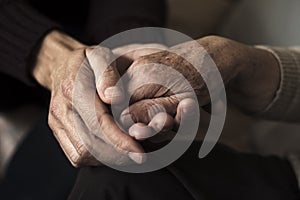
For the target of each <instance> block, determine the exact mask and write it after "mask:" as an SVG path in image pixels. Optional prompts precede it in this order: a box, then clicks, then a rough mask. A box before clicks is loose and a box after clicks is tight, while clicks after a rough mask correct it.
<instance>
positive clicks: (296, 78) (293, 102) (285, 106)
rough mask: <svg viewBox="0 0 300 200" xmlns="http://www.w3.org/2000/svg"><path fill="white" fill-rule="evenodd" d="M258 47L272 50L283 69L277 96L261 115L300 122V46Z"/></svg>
mask: <svg viewBox="0 0 300 200" xmlns="http://www.w3.org/2000/svg"><path fill="white" fill-rule="evenodd" d="M257 47H258V48H261V49H265V50H267V51H269V52H271V53H272V54H273V55H274V56H275V58H276V59H277V60H278V63H279V65H280V70H281V81H280V86H279V89H278V91H277V93H276V96H275V98H274V99H273V101H272V102H271V103H270V105H269V106H268V107H267V108H266V109H265V110H264V111H263V112H262V113H260V115H261V116H262V117H264V118H268V119H274V120H285V121H291V122H300V47H295V48H277V47H267V46H257Z"/></svg>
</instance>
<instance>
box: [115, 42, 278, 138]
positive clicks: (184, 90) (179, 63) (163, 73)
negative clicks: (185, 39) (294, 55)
mask: <svg viewBox="0 0 300 200" xmlns="http://www.w3.org/2000/svg"><path fill="white" fill-rule="evenodd" d="M197 42H198V43H199V44H200V45H201V46H202V47H203V48H204V49H205V50H206V52H207V53H208V55H210V56H211V58H212V59H213V61H214V62H215V64H216V66H217V67H218V70H219V71H220V74H221V76H222V79H223V81H224V84H225V86H226V88H227V95H228V96H229V98H230V100H231V101H232V102H233V103H234V104H235V105H237V106H238V107H239V108H240V109H241V110H242V111H245V112H250V113H257V112H261V111H263V109H264V108H266V107H267V105H268V104H269V103H270V102H271V101H272V99H273V98H274V95H275V93H276V90H277V88H278V84H279V67H278V63H277V61H276V59H275V58H274V57H273V56H272V55H271V54H270V53H269V52H267V51H264V50H261V49H257V48H254V47H252V46H246V45H243V44H240V43H238V42H235V41H232V40H229V39H226V38H222V37H218V36H209V37H205V38H202V39H199V40H198V41H197ZM174 48H176V49H177V50H178V49H179V52H180V49H181V48H182V49H185V54H187V55H188V56H189V58H190V59H194V60H197V59H199V57H200V58H203V59H204V58H205V56H204V57H201V56H199V54H194V51H195V49H193V46H192V45H190V43H185V44H181V45H178V46H176V47H174ZM206 52H203V54H207V53H206ZM159 64H164V65H166V66H169V67H170V68H172V69H175V70H177V71H179V72H180V73H181V74H182V75H183V76H184V77H185V78H186V79H187V80H188V81H189V83H190V84H191V86H192V87H193V89H194V91H195V93H196V95H197V98H198V101H199V104H200V105H199V106H205V105H207V104H208V103H210V98H209V93H208V91H207V88H206V85H205V83H204V81H203V79H202V77H201V75H200V74H199V73H197V71H196V70H195V69H194V68H193V66H192V65H191V64H190V63H189V62H187V61H186V60H185V59H183V58H182V57H181V56H180V55H176V54H174V53H172V52H170V51H168V50H166V51H161V52H157V53H154V54H151V55H146V56H142V57H140V58H139V59H137V60H135V61H134V62H133V63H132V65H131V66H130V67H129V68H128V74H129V75H128V77H129V80H128V84H127V90H128V91H131V92H133V95H132V97H131V106H130V107H129V108H127V109H125V110H124V111H123V113H122V114H121V117H120V118H121V122H122V123H123V124H125V126H130V125H132V124H130V123H129V121H130V120H128V118H129V117H130V118H132V119H133V120H134V121H135V122H138V123H143V124H149V122H150V121H151V119H152V118H153V116H155V114H157V113H160V112H161V111H162V109H160V108H159V107H158V108H157V109H153V110H154V111H153V113H151V114H148V112H149V109H150V108H151V106H152V105H153V104H160V105H162V106H163V107H164V108H165V109H166V112H167V113H168V114H169V116H171V117H172V118H173V119H174V122H175V123H177V124H178V123H179V122H180V118H181V117H182V112H181V110H182V104H179V103H180V102H183V104H184V105H185V106H184V107H186V108H190V109H189V112H187V113H192V111H193V108H194V106H195V105H194V104H195V102H194V101H193V99H192V95H191V91H190V88H188V87H186V85H185V84H184V82H183V81H182V80H179V79H178V77H177V76H175V75H174V76H173V75H172V74H171V73H170V71H169V70H167V68H160V67H159ZM212 75H213V73H212ZM212 77H213V76H212ZM153 79H156V80H161V82H162V83H166V82H167V84H168V85H169V86H171V90H170V89H168V88H166V87H163V86H162V85H159V84H145V85H143V86H141V87H139V88H138V89H137V90H135V91H133V90H134V88H136V86H137V85H142V83H147V82H149V81H150V82H151V80H153ZM172 90H173V91H172ZM174 91H176V97H175V95H174ZM215 91H216V92H218V90H217V86H216V90H215ZM186 100H188V101H187V102H186V103H184V102H185V101H186ZM217 104H218V105H219V106H222V102H217ZM191 115H192V114H191ZM158 121H159V120H158ZM168 121H171V118H169V119H168ZM169 123H170V122H169ZM131 135H134V134H131Z"/></svg>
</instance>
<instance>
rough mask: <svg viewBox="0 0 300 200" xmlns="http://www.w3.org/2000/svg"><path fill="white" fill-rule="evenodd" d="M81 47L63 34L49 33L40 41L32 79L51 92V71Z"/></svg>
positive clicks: (81, 46)
mask: <svg viewBox="0 0 300 200" xmlns="http://www.w3.org/2000/svg"><path fill="white" fill-rule="evenodd" d="M83 47H84V45H83V44H81V43H80V42H78V41H76V40H75V39H73V38H71V37H69V36H67V35H65V34H64V33H61V32H59V31H52V32H50V33H49V34H48V35H46V37H45V38H44V40H43V41H42V44H41V46H40V49H39V51H38V53H37V55H36V61H35V65H34V67H33V71H32V74H33V77H34V78H35V80H36V81H37V82H38V83H39V84H40V85H42V86H43V87H45V88H47V89H49V90H51V85H52V80H51V75H52V73H53V71H55V70H56V68H57V67H59V66H60V65H62V64H63V63H64V61H65V60H66V59H67V58H68V56H69V55H70V54H71V53H72V52H73V51H74V50H76V49H79V48H83Z"/></svg>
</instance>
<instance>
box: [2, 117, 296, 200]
mask: <svg viewBox="0 0 300 200" xmlns="http://www.w3.org/2000/svg"><path fill="white" fill-rule="evenodd" d="M199 145H200V144H199V143H194V144H193V145H192V146H191V147H190V148H189V150H188V151H187V152H186V153H185V154H184V155H183V156H182V157H181V158H180V159H179V160H177V161H176V162H175V163H173V164H172V165H171V166H169V167H168V168H165V169H161V170H159V171H156V172H151V173H145V174H129V173H124V172H119V171H116V170H113V169H110V168H108V167H87V168H82V169H81V170H80V171H79V174H78V176H77V170H76V169H74V168H73V167H72V166H71V165H70V164H69V162H68V161H67V159H66V158H65V156H64V154H63V152H62V151H61V149H60V147H59V145H58V144H57V142H56V140H55V139H54V137H53V135H52V132H51V130H50V129H49V128H48V126H47V123H46V114H45V116H44V119H41V121H40V123H39V124H38V126H37V127H36V128H35V129H34V130H33V131H32V132H31V133H30V134H29V135H28V137H27V138H26V140H25V141H24V142H23V143H22V145H21V146H20V148H19V150H18V151H17V153H16V155H15V157H14V158H13V160H12V162H11V164H10V166H9V169H8V173H7V176H6V178H5V179H4V181H3V182H2V183H1V184H0V199H1V200H6V199H8V200H14V199H18V200H19V199H20V200H26V199H30V200H35V199H36V200H40V199H43V200H45V199H46V200H48V199H49V200H50V199H51V200H59V199H67V197H69V199H71V200H73V199H82V200H135V199H137V200H140V199H143V200H163V199H176V200H177V199H183V200H190V199H191V200H192V199H193V200H196V199H208V200H210V199H212V200H213V199H222V200H224V199H225V200H226V199H228V200H229V199H230V200H234V199H239V200H240V199H246V200H247V199H251V200H252V199H255V200H256V199H270V200H277V199H282V200H289V199H291V200H294V199H300V198H299V196H300V195H299V189H298V185H297V180H296V177H295V175H294V172H293V170H292V168H291V166H290V164H289V162H288V161H286V160H284V159H280V158H278V157H262V156H257V155H251V154H242V153H237V152H235V151H233V150H231V149H229V148H227V147H225V146H222V145H218V146H217V147H216V148H215V149H214V150H213V152H211V153H210V154H209V155H208V156H207V157H206V158H204V159H198V158H197V154H198V150H199ZM76 176H77V180H76V181H75V179H76ZM74 184H75V185H74ZM72 188H73V189H72Z"/></svg>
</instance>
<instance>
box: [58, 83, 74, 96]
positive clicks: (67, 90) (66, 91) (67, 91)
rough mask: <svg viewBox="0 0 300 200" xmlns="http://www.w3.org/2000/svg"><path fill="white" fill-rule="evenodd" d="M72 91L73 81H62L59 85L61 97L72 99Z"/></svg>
mask: <svg viewBox="0 0 300 200" xmlns="http://www.w3.org/2000/svg"><path fill="white" fill-rule="evenodd" d="M73 89H74V81H73V80H64V81H63V82H62V84H61V90H62V93H63V95H64V96H65V97H66V98H68V99H70V100H71V99H72V95H73Z"/></svg>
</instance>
